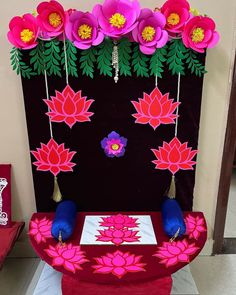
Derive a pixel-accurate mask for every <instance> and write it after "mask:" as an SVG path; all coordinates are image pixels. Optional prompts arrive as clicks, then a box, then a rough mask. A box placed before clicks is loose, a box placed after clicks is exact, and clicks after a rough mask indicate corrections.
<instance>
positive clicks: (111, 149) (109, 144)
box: [101, 131, 127, 158]
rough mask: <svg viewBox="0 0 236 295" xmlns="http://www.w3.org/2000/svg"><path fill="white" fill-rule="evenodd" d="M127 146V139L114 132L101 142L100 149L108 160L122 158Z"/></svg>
mask: <svg viewBox="0 0 236 295" xmlns="http://www.w3.org/2000/svg"><path fill="white" fill-rule="evenodd" d="M126 145H127V138H125V137H123V136H120V134H118V133H117V132H115V131H112V132H111V133H109V134H108V136H107V137H104V138H103V139H102V140H101V147H102V148H103V149H104V152H105V154H106V155H107V156H108V157H109V158H114V157H117V158H119V157H123V156H124V154H125V148H126Z"/></svg>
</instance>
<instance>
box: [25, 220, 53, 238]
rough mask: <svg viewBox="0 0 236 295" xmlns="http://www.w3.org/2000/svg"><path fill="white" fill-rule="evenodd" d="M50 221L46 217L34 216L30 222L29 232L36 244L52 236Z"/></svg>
mask: <svg viewBox="0 0 236 295" xmlns="http://www.w3.org/2000/svg"><path fill="white" fill-rule="evenodd" d="M51 227H52V221H50V220H48V219H47V218H46V217H44V218H43V219H38V218H36V219H35V220H32V221H31V222H30V230H29V234H30V235H31V236H33V237H34V239H35V241H36V242H37V244H40V243H41V242H44V243H46V239H48V238H52V235H51Z"/></svg>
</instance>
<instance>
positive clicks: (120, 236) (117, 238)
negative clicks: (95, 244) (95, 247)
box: [96, 228, 140, 246]
mask: <svg viewBox="0 0 236 295" xmlns="http://www.w3.org/2000/svg"><path fill="white" fill-rule="evenodd" d="M98 232H99V233H100V235H97V236H96V237H97V241H102V242H112V243H113V244H115V245H116V246H119V245H121V244H123V243H124V242H129V243H132V242H139V239H140V236H137V234H138V231H133V230H128V229H115V228H109V229H105V230H99V231H98Z"/></svg>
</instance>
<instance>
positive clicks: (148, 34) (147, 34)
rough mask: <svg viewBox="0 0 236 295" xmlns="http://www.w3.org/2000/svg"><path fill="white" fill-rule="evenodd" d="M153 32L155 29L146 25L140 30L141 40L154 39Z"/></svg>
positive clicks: (154, 32)
mask: <svg viewBox="0 0 236 295" xmlns="http://www.w3.org/2000/svg"><path fill="white" fill-rule="evenodd" d="M155 34H156V30H155V29H154V28H153V27H151V26H147V27H145V28H144V29H143V31H142V37H143V40H144V41H147V42H150V41H152V40H153V39H154V37H155Z"/></svg>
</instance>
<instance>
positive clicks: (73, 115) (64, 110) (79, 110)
mask: <svg viewBox="0 0 236 295" xmlns="http://www.w3.org/2000/svg"><path fill="white" fill-rule="evenodd" d="M86 98H87V97H82V95H81V90H80V91H78V92H74V90H73V89H72V88H71V87H70V85H67V86H66V88H65V89H64V90H63V91H62V92H59V91H56V96H51V100H47V99H45V100H44V101H45V103H46V104H47V105H48V107H49V108H50V112H48V113H47V115H48V116H49V117H50V120H51V121H52V122H57V123H59V122H65V123H66V124H67V125H68V126H69V127H70V128H72V126H73V125H74V124H75V123H76V122H86V121H90V117H91V116H92V115H93V114H94V113H91V112H89V111H88V110H89V108H90V106H91V104H92V103H93V102H94V100H93V99H89V100H87V101H86Z"/></svg>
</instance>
